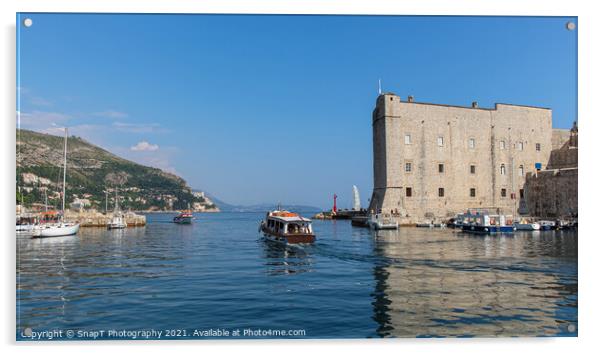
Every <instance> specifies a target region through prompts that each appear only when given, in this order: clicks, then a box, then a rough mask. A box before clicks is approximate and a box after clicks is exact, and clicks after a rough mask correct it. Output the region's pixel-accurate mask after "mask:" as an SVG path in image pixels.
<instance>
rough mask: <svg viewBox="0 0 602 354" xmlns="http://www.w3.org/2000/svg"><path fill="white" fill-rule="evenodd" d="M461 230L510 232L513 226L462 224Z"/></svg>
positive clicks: (481, 232) (478, 232)
mask: <svg viewBox="0 0 602 354" xmlns="http://www.w3.org/2000/svg"><path fill="white" fill-rule="evenodd" d="M462 231H464V232H470V233H475V234H495V233H512V232H514V226H496V225H491V226H484V225H462Z"/></svg>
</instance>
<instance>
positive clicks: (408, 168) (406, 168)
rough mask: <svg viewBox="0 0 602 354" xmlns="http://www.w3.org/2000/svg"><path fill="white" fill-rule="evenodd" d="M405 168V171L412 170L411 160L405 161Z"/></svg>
mask: <svg viewBox="0 0 602 354" xmlns="http://www.w3.org/2000/svg"><path fill="white" fill-rule="evenodd" d="M405 170H406V172H412V163H411V162H406V167H405Z"/></svg>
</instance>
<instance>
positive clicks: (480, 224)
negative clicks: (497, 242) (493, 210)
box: [462, 210, 514, 234]
mask: <svg viewBox="0 0 602 354" xmlns="http://www.w3.org/2000/svg"><path fill="white" fill-rule="evenodd" d="M462 231H464V232H470V233H478V234H491V233H512V232H514V225H513V222H512V217H511V216H506V215H496V214H489V212H488V211H486V210H478V211H477V210H468V211H467V212H466V213H464V214H462Z"/></svg>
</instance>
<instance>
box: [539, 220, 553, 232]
mask: <svg viewBox="0 0 602 354" xmlns="http://www.w3.org/2000/svg"><path fill="white" fill-rule="evenodd" d="M539 224H540V225H541V229H542V230H544V231H548V230H554V229H555V228H556V222H555V221H552V220H539Z"/></svg>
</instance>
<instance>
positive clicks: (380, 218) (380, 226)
mask: <svg viewBox="0 0 602 354" xmlns="http://www.w3.org/2000/svg"><path fill="white" fill-rule="evenodd" d="M368 226H369V227H370V228H371V229H374V230H396V229H398V228H399V223H398V222H397V220H395V219H394V218H393V217H391V216H390V215H387V214H372V215H371V216H370V219H368Z"/></svg>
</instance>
